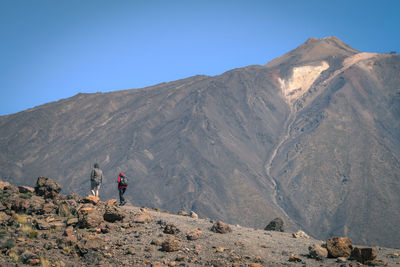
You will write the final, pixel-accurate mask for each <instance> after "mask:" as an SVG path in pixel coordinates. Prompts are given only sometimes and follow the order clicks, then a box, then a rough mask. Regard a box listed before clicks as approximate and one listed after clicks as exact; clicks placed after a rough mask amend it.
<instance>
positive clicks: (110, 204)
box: [106, 199, 117, 206]
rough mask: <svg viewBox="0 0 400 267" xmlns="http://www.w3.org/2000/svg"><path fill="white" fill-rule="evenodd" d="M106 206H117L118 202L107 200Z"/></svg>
mask: <svg viewBox="0 0 400 267" xmlns="http://www.w3.org/2000/svg"><path fill="white" fill-rule="evenodd" d="M106 206H117V200H116V199H110V200H107V202H106Z"/></svg>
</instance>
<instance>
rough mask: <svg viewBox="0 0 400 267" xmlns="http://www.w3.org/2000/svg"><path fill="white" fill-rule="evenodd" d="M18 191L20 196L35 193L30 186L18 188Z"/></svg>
mask: <svg viewBox="0 0 400 267" xmlns="http://www.w3.org/2000/svg"><path fill="white" fill-rule="evenodd" d="M18 190H19V192H20V193H22V194H26V193H33V192H35V188H33V187H30V186H18Z"/></svg>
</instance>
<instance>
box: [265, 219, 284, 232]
mask: <svg viewBox="0 0 400 267" xmlns="http://www.w3.org/2000/svg"><path fill="white" fill-rule="evenodd" d="M264 230H267V231H277V232H283V231H284V228H283V220H282V219H281V218H275V219H273V220H272V221H270V222H269V224H268V225H267V226H266V227H265V228H264Z"/></svg>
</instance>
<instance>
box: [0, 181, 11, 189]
mask: <svg viewBox="0 0 400 267" xmlns="http://www.w3.org/2000/svg"><path fill="white" fill-rule="evenodd" d="M9 185H10V183H9V182H6V181H3V180H0V190H3V189H4V187H6V186H9Z"/></svg>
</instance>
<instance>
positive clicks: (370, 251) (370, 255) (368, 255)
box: [350, 247, 377, 264]
mask: <svg viewBox="0 0 400 267" xmlns="http://www.w3.org/2000/svg"><path fill="white" fill-rule="evenodd" d="M376 255H377V254H376V250H375V249H374V248H359V247H355V248H353V250H352V251H351V254H350V260H356V261H358V262H361V263H362V264H364V263H366V262H369V261H373V260H375V259H376Z"/></svg>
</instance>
